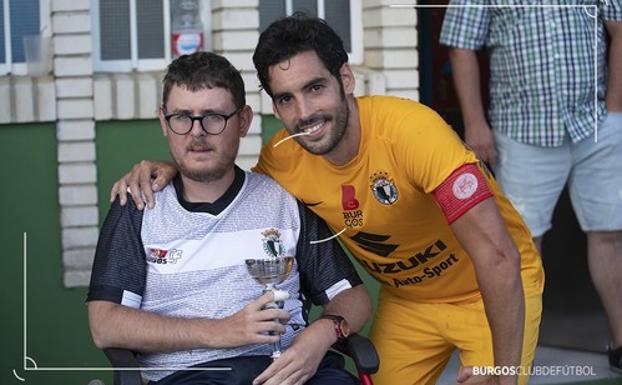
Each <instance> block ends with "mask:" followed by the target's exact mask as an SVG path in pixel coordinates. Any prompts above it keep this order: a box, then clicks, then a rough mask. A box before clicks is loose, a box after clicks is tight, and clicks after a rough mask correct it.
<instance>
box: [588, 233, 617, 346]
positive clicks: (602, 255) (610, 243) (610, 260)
mask: <svg viewBox="0 0 622 385" xmlns="http://www.w3.org/2000/svg"><path fill="white" fill-rule="evenodd" d="M587 248H588V265H589V268H590V275H591V276H592V282H593V283H594V287H596V291H597V292H598V295H599V296H600V300H601V302H602V303H603V306H604V307H605V312H606V313H607V318H608V319H609V328H610V330H611V337H612V340H613V348H617V347H620V346H622V231H607V232H605V231H594V232H588V233H587Z"/></svg>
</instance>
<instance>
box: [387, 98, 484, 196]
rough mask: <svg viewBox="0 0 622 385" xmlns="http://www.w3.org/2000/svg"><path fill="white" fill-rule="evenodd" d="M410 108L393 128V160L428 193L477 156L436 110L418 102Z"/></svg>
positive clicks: (412, 180) (474, 160)
mask: <svg viewBox="0 0 622 385" xmlns="http://www.w3.org/2000/svg"><path fill="white" fill-rule="evenodd" d="M413 103H414V102H413ZM405 107H406V106H405ZM406 108H408V107H406ZM411 110H412V112H410V113H408V114H406V115H405V117H404V118H403V119H402V120H401V121H400V123H399V124H398V126H397V127H395V129H394V140H393V146H394V149H395V150H394V151H395V157H396V162H398V164H399V165H402V166H403V169H404V170H405V172H406V174H407V178H408V180H409V181H410V183H411V184H412V185H414V186H415V187H416V188H418V189H420V190H423V191H424V192H425V193H427V194H430V193H432V192H433V191H434V190H435V189H436V188H437V187H438V186H439V185H440V184H441V183H443V182H444V181H445V180H446V179H447V178H448V177H449V176H450V175H451V174H452V173H453V172H454V171H455V170H456V169H458V168H459V167H460V166H462V165H464V164H468V163H476V162H477V161H478V160H477V157H476V156H475V154H474V153H473V152H472V151H471V150H470V149H468V148H467V146H466V145H465V144H464V142H462V140H461V139H460V137H459V136H458V134H456V133H455V132H454V130H452V129H451V127H449V125H448V124H447V123H445V121H444V120H443V119H442V118H441V117H440V116H439V115H438V114H437V113H436V112H434V111H433V110H431V109H430V108H428V107H425V106H423V105H420V104H417V105H414V106H413V107H412V108H411Z"/></svg>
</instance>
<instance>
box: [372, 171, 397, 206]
mask: <svg viewBox="0 0 622 385" xmlns="http://www.w3.org/2000/svg"><path fill="white" fill-rule="evenodd" d="M370 181H371V184H370V188H371V191H372V192H373V193H374V197H375V198H376V200H377V201H378V202H380V203H382V204H383V205H392V204H393V203H395V201H396V200H397V198H398V196H399V193H398V191H397V186H395V182H393V179H392V178H390V177H389V174H388V173H386V172H384V171H380V172H377V173H374V174H373V175H372V176H371V178H370Z"/></svg>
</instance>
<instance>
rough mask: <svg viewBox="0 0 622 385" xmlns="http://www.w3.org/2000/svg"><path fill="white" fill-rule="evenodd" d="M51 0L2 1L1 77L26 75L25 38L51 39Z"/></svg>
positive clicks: (0, 6)
mask: <svg viewBox="0 0 622 385" xmlns="http://www.w3.org/2000/svg"><path fill="white" fill-rule="evenodd" d="M49 7H50V5H49V0H0V75H4V74H8V73H10V74H16V75H25V74H26V55H25V52H24V43H23V38H24V36H28V35H37V34H41V35H43V36H50V35H51V29H50V28H48V25H49V22H50V16H49V10H50V8H49Z"/></svg>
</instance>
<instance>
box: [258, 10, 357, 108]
mask: <svg viewBox="0 0 622 385" xmlns="http://www.w3.org/2000/svg"><path fill="white" fill-rule="evenodd" d="M310 50H313V51H315V53H316V54H317V56H318V57H319V58H320V60H321V61H322V64H324V66H325V67H326V69H327V70H328V71H329V72H330V73H331V74H332V75H333V76H334V77H335V78H337V79H340V77H339V70H340V69H341V66H342V65H343V64H344V63H347V61H348V54H347V52H346V50H345V48H344V46H343V41H342V40H341V38H340V37H339V35H337V33H336V32H335V31H334V30H333V29H332V28H331V27H330V26H329V25H328V24H327V23H326V21H324V20H322V19H320V18H317V17H308V16H307V15H305V14H303V13H295V14H293V15H292V16H289V17H285V18H282V19H279V20H277V21H275V22H274V23H272V24H270V26H269V27H268V28H267V29H266V30H265V31H264V32H262V33H261V35H260V36H259V42H258V43H257V48H256V49H255V53H254V54H253V63H254V64H255V68H256V69H257V77H258V78H259V82H260V83H261V87H262V88H263V89H264V90H265V91H266V92H267V93H268V95H270V96H272V89H270V84H269V83H270V75H269V73H268V69H269V68H270V66H272V65H274V64H277V63H280V62H282V61H283V60H287V59H290V58H292V57H293V56H295V55H297V54H299V53H301V52H305V51H310Z"/></svg>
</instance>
